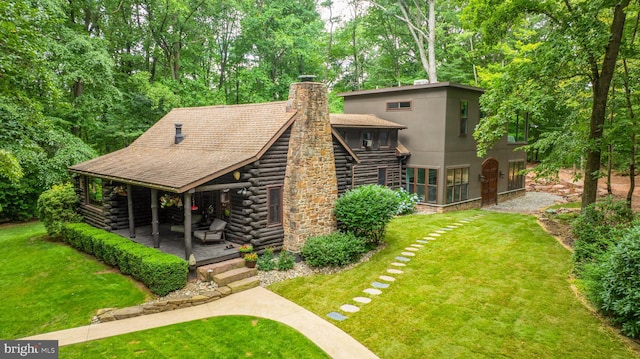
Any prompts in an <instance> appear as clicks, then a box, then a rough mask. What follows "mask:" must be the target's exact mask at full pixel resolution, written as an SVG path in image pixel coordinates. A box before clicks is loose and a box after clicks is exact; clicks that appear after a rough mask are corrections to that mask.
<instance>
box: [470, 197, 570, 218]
mask: <svg viewBox="0 0 640 359" xmlns="http://www.w3.org/2000/svg"><path fill="white" fill-rule="evenodd" d="M558 202H564V200H563V198H562V197H561V196H558V195H555V194H551V193H547V192H527V193H526V194H525V195H524V196H522V197H519V198H515V199H512V200H509V201H504V202H501V203H499V204H497V205H495V206H491V207H483V208H482V209H483V210H485V211H495V212H515V213H525V214H531V213H536V212H538V211H540V210H541V209H544V208H546V207H549V206H551V205H554V204H556V203H558Z"/></svg>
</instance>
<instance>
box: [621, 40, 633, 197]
mask: <svg viewBox="0 0 640 359" xmlns="http://www.w3.org/2000/svg"><path fill="white" fill-rule="evenodd" d="M632 43H633V42H632ZM622 64H623V66H624V81H623V83H624V97H625V100H626V103H627V108H628V109H629V120H631V153H630V154H629V191H628V192H627V207H629V208H631V205H632V201H633V191H634V190H635V189H636V152H637V147H636V146H637V136H636V128H637V124H636V118H635V113H634V112H633V104H632V102H631V87H630V85H629V66H628V64H627V59H625V58H623V59H622Z"/></svg>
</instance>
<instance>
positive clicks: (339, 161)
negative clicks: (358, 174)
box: [333, 137, 355, 196]
mask: <svg viewBox="0 0 640 359" xmlns="http://www.w3.org/2000/svg"><path fill="white" fill-rule="evenodd" d="M333 156H334V158H335V161H336V177H337V180H338V196H341V195H342V194H343V193H344V192H346V191H347V190H348V189H351V188H353V186H352V185H353V183H352V179H353V166H354V162H355V160H354V158H353V157H352V156H351V155H350V154H349V152H347V150H346V149H345V148H344V147H343V146H342V144H340V142H338V140H336V138H335V137H334V138H333Z"/></svg>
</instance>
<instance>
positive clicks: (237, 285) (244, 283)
mask: <svg viewBox="0 0 640 359" xmlns="http://www.w3.org/2000/svg"><path fill="white" fill-rule="evenodd" d="M259 285H260V279H259V278H258V276H253V277H249V278H245V279H240V280H238V281H235V282H231V283H229V284H227V287H229V288H231V293H238V292H242V291H243V290H247V289H251V288H254V287H257V286H259Z"/></svg>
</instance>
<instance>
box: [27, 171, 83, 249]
mask: <svg viewBox="0 0 640 359" xmlns="http://www.w3.org/2000/svg"><path fill="white" fill-rule="evenodd" d="M77 203H78V196H77V195H76V192H75V190H74V189H73V185H72V184H71V183H65V184H60V185H54V186H53V187H52V188H51V189H50V190H48V191H44V192H43V193H42V194H41V195H40V197H39V198H38V215H39V217H40V221H41V222H42V223H43V224H44V227H45V228H46V229H47V233H49V235H50V236H51V237H59V236H60V231H61V230H62V225H63V224H64V223H66V222H79V221H80V220H81V219H82V217H81V216H80V215H79V214H77V213H76V211H75V210H76V205H77Z"/></svg>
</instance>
